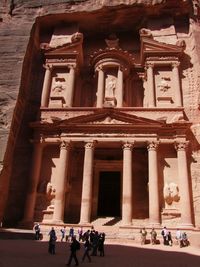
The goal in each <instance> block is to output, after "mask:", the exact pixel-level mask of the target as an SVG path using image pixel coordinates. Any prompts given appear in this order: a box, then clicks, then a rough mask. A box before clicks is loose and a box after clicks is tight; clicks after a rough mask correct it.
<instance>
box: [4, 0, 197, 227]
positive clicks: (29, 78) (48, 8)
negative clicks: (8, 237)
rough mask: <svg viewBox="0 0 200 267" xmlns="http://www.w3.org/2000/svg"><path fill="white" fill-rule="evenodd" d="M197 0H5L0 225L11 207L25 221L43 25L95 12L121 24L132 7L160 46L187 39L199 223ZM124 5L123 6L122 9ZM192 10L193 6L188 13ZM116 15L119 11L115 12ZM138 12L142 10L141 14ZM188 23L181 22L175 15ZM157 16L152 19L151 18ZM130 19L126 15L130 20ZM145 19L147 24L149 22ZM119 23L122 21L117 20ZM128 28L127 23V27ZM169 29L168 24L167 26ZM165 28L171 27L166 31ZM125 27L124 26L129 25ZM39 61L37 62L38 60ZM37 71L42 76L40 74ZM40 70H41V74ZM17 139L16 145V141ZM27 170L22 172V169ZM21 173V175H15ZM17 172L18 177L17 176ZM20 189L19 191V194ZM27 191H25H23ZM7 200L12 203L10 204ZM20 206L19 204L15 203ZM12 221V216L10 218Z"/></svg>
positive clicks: (186, 90) (186, 84) (186, 91)
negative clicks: (162, 16)
mask: <svg viewBox="0 0 200 267" xmlns="http://www.w3.org/2000/svg"><path fill="white" fill-rule="evenodd" d="M192 4H194V5H195V4H196V1H189V0H179V1H176V5H175V4H173V1H167V0H151V1H149V0H75V1H70V0H45V1H40V0H33V1H27V0H26V1H25V0H3V1H1V3H0V47H1V49H0V59H1V60H0V69H1V71H0V171H1V174H0V221H1V219H2V217H3V216H4V215H3V214H4V211H5V207H6V206H13V205H12V204H15V203H16V202H17V203H20V204H19V205H18V207H17V208H16V210H15V208H14V210H13V213H12V214H13V218H17V219H20V218H21V216H22V213H21V212H20V210H23V205H24V199H25V196H24V195H23V194H22V193H21V192H24V191H25V189H26V186H27V180H28V177H29V170H30V160H29V159H30V157H31V155H32V147H31V145H30V143H29V137H31V134H32V133H31V132H30V129H29V127H28V123H29V122H30V121H33V120H34V119H35V118H36V116H37V110H38V107H39V105H40V95H41V91H37V90H35V88H38V85H39V87H40V86H41V84H42V79H43V75H44V70H43V69H42V64H41V63H42V56H41V55H40V53H38V51H39V44H40V41H41V40H40V38H41V36H40V30H41V28H40V25H42V24H41V23H42V22H43V21H47V22H48V23H50V21H54V20H58V19H60V20H61V19H62V17H63V16H66V15H67V16H69V17H70V18H72V17H73V16H81V12H88V13H90V12H91V14H93V17H92V18H91V21H92V19H94V17H96V18H97V19H99V20H100V21H102V23H109V20H112V21H113V20H115V19H116V20H117V16H118V15H119V14H120V12H121V10H122V9H123V10H124V9H126V10H127V13H126V11H125V13H124V14H125V15H124V16H126V14H128V12H129V11H128V8H131V9H132V11H133V12H135V14H139V12H140V11H143V20H142V19H138V20H139V22H136V23H135V25H136V26H137V27H138V29H139V28H140V26H144V25H145V26H147V27H148V28H149V29H151V31H152V33H153V36H154V38H155V39H156V40H158V41H160V42H168V43H172V44H174V43H175V42H176V41H177V40H185V42H186V51H185V53H186V57H185V59H184V69H183V77H182V81H183V83H182V86H183V88H182V89H183V100H184V101H183V102H184V106H185V111H186V116H187V117H188V119H189V120H190V121H191V122H192V123H193V126H192V133H191V140H192V142H191V152H192V155H193V156H192V158H193V161H192V160H191V162H190V166H191V180H192V189H193V200H194V213H195V221H196V224H197V225H200V197H199V192H200V178H199V176H200V175H199V174H200V167H199V166H200V152H199V151H200V148H199V142H200V123H199V109H198V108H199V101H200V100H199V99H200V98H199V85H200V76H199V63H200V45H199V44H200V42H199V39H200V23H199V20H198V19H199V18H198V8H197V7H198V6H196V7H195V8H196V9H195V8H194V7H193V5H192ZM119 6H120V8H119ZM188 6H189V7H190V8H189V9H188ZM114 11H117V12H114ZM138 11H139V12H138ZM176 12H177V14H178V12H179V15H180V17H181V14H182V15H183V16H184V15H185V14H186V13H187V12H188V16H189V18H190V19H189V21H188V20H184V19H183V20H182V22H181V20H178V21H177V23H176V25H175V24H174V20H173V19H172V17H173V14H176ZM162 14H164V15H165V16H166V15H167V17H168V19H167V21H165V22H163V23H161V24H160V25H159V23H158V21H160V18H159V20H157V22H156V16H157V17H159V16H161V15H162ZM150 15H151V17H152V15H154V16H155V19H152V18H151V19H150V18H149V17H148V16H150ZM134 18H136V21H137V16H136V15H135V16H134ZM129 19H130V17H128V16H127V20H129ZM144 21H145V23H144ZM116 23H117V21H116ZM124 24H125V23H124ZM164 25H165V26H164ZM166 25H169V27H167V26H166ZM124 27H125V26H124ZM33 59H34V60H33ZM38 69H40V72H41V75H40V76H39V77H36V76H37V73H38ZM36 70H37V71H36ZM16 140H17V142H16ZM21 162H23V166H24V167H23V168H21V169H20V171H19V172H18V166H19V164H21ZM15 170H16V173H14V172H15ZM13 173H14V174H13ZM18 188H20V190H18ZM23 190H24V191H23ZM9 194H10V195H15V196H14V197H13V198H9V200H8V195H9ZM7 200H8V201H7ZM14 206H15V205H14ZM11 219H12V216H11Z"/></svg>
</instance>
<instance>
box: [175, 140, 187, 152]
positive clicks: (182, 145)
mask: <svg viewBox="0 0 200 267" xmlns="http://www.w3.org/2000/svg"><path fill="white" fill-rule="evenodd" d="M188 144H189V141H181V142H177V141H176V142H175V144H174V146H175V149H176V150H177V151H185V150H186V149H187V147H188Z"/></svg>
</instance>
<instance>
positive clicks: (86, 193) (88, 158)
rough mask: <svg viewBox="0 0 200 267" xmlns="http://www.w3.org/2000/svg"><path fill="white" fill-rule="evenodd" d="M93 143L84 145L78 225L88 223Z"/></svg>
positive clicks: (90, 201)
mask: <svg viewBox="0 0 200 267" xmlns="http://www.w3.org/2000/svg"><path fill="white" fill-rule="evenodd" d="M93 153H94V144H93V142H90V143H87V144H86V145H85V157H84V167H83V185H82V199H81V214H80V223H90V220H91V218H90V217H91V205H92V175H93Z"/></svg>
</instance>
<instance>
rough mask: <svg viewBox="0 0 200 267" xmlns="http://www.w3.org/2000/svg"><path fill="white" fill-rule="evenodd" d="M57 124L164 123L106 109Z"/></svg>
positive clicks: (114, 124)
mask: <svg viewBox="0 0 200 267" xmlns="http://www.w3.org/2000/svg"><path fill="white" fill-rule="evenodd" d="M56 124H57V126H58V125H59V126H60V127H62V126H67V125H79V126H81V125H83V126H85V125H88V127H90V126H92V125H98V126H101V125H102V126H106V125H107V126H108V125H109V126H119V125H120V126H123V125H125V126H127V125H130V126H145V127H150V126H153V127H160V126H162V125H163V123H162V122H159V121H155V120H151V119H146V118H143V117H138V116H135V115H130V114H128V113H124V112H120V111H116V110H105V111H100V112H94V114H90V115H81V116H77V117H73V118H69V119H65V120H63V121H59V122H57V123H56Z"/></svg>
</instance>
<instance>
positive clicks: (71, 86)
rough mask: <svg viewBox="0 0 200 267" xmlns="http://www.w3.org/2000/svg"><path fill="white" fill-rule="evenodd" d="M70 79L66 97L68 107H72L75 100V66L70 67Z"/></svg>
mask: <svg viewBox="0 0 200 267" xmlns="http://www.w3.org/2000/svg"><path fill="white" fill-rule="evenodd" d="M68 67H69V79H68V87H67V90H66V93H67V96H66V99H65V101H66V107H72V106H73V98H74V84H75V73H76V70H75V66H74V65H69V66H68Z"/></svg>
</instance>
